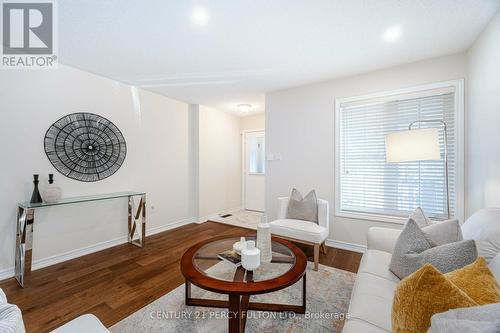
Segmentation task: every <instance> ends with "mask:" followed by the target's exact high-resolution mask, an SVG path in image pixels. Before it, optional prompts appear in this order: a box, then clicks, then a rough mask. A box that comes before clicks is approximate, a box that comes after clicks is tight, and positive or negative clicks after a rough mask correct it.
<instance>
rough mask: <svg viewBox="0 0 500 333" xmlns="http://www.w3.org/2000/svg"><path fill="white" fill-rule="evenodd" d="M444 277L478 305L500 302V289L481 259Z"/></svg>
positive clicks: (484, 261)
mask: <svg viewBox="0 0 500 333" xmlns="http://www.w3.org/2000/svg"><path fill="white" fill-rule="evenodd" d="M445 276H446V277H447V278H448V279H449V280H450V281H451V282H453V283H454V284H455V285H456V286H457V287H458V288H460V289H461V290H462V291H464V292H465V293H466V294H467V295H469V297H470V298H472V299H473V300H474V301H475V302H476V303H477V304H479V305H485V304H491V303H497V302H500V287H499V286H498V284H497V282H496V280H495V277H494V276H493V274H492V273H491V271H490V269H489V268H488V265H487V264H486V260H485V259H484V258H483V257H479V258H477V260H476V261H475V262H473V263H472V264H470V265H467V266H464V267H463V268H460V269H457V270H456V271H453V272H449V273H446V274H445Z"/></svg>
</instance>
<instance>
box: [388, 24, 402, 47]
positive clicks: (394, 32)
mask: <svg viewBox="0 0 500 333" xmlns="http://www.w3.org/2000/svg"><path fill="white" fill-rule="evenodd" d="M401 34H402V31H401V27H399V26H394V27H390V28H388V29H387V30H386V31H385V32H384V41H386V42H388V43H392V42H395V41H397V40H398V39H399V38H400V37H401Z"/></svg>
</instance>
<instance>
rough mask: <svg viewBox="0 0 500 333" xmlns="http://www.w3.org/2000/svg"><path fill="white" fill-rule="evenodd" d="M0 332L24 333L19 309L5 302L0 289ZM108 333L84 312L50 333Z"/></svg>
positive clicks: (100, 324)
mask: <svg viewBox="0 0 500 333" xmlns="http://www.w3.org/2000/svg"><path fill="white" fill-rule="evenodd" d="M0 332H1V333H24V332H25V328H24V322H23V318H22V315H21V310H19V308H18V307H17V306H15V305H12V304H9V303H8V302H7V297H6V296H5V293H4V292H3V290H2V289H0ZM90 332H92V333H109V331H108V330H107V329H106V327H105V326H104V325H103V324H102V323H101V321H100V320H99V319H98V318H97V317H96V316H94V315H93V314H85V315H82V316H80V317H78V318H75V319H73V320H72V321H70V322H68V323H66V324H64V325H63V326H61V327H59V328H56V329H55V330H54V331H52V332H51V333H90Z"/></svg>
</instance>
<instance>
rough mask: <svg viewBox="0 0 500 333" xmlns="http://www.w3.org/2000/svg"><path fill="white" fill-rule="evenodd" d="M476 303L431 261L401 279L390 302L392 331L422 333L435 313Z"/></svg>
mask: <svg viewBox="0 0 500 333" xmlns="http://www.w3.org/2000/svg"><path fill="white" fill-rule="evenodd" d="M475 305H478V304H477V303H476V302H475V301H474V300H473V299H472V298H470V297H469V296H468V295H467V294H466V293H465V292H463V291H462V290H460V289H459V288H458V287H457V286H456V285H454V284H453V283H452V282H451V281H450V280H448V279H447V278H446V277H445V276H444V275H443V274H441V272H439V271H438V270H437V269H436V268H434V266H432V265H431V264H427V265H425V266H423V267H422V268H420V269H419V270H418V271H416V272H414V273H413V274H411V275H409V276H408V277H406V278H404V279H403V280H401V282H400V283H399V285H398V286H397V288H396V292H395V294H394V301H393V304H392V330H393V332H394V333H425V332H427V330H428V329H429V327H430V326H431V317H432V315H433V314H435V313H440V312H444V311H448V310H450V309H456V308H464V307H468V306H475Z"/></svg>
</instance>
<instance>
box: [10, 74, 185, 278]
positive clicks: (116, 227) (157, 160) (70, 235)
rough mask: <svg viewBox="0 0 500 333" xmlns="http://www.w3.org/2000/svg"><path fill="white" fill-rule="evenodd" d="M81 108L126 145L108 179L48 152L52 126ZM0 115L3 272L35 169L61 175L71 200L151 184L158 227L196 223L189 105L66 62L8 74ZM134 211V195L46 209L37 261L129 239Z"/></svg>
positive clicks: (40, 216) (153, 225)
mask: <svg viewBox="0 0 500 333" xmlns="http://www.w3.org/2000/svg"><path fill="white" fill-rule="evenodd" d="M79 111H88V112H94V113H97V114H100V115H102V116H104V117H106V118H108V119H109V120H111V121H112V122H113V123H114V124H116V125H117V126H118V128H120V130H121V131H122V133H123V135H124V137H125V140H126V142H127V146H128V147H127V148H128V151H127V157H126V159H125V162H124V164H123V166H122V167H121V168H120V169H119V170H118V172H116V173H115V174H114V175H113V176H111V177H109V178H107V179H105V180H103V181H100V182H96V183H83V182H78V181H75V180H71V179H69V178H66V177H64V176H62V175H61V174H59V173H58V172H57V171H56V170H55V169H54V168H53V167H52V165H51V164H50V162H49V160H48V159H47V157H46V155H45V153H44V149H43V140H44V135H45V131H46V130H47V128H48V127H49V126H50V125H51V124H52V123H53V122H54V121H56V120H57V119H59V118H60V117H62V116H64V115H66V114H69V113H73V112H79ZM0 112H1V118H0V119H1V120H0V137H1V142H2V143H3V149H2V152H3V154H2V163H0V168H1V169H0V273H2V272H3V273H5V272H7V271H9V268H11V267H12V266H13V264H14V247H15V234H16V230H15V225H16V224H15V217H16V203H17V202H20V201H27V200H29V199H30V195H31V191H32V175H33V174H34V173H38V174H40V176H41V182H42V184H45V183H46V180H47V174H48V173H54V174H55V180H56V183H57V184H58V185H60V186H61V187H62V189H63V191H64V194H63V195H64V196H65V197H70V196H79V195H90V194H98V193H110V192H118V191H127V190H137V191H146V192H147V195H148V207H149V208H148V215H149V216H148V225H147V227H148V230H150V231H151V230H156V231H157V230H160V229H162V228H164V227H168V225H175V224H176V222H179V221H180V222H189V221H191V220H192V219H190V218H191V217H192V216H193V214H192V211H191V208H190V206H189V205H190V186H191V184H190V182H189V176H190V168H191V166H190V161H191V159H190V156H189V154H190V149H189V146H190V144H191V142H190V138H191V136H190V126H189V111H188V105H187V104H185V103H181V102H177V101H174V100H172V99H169V98H166V97H163V96H160V95H156V94H153V93H150V92H146V91H143V90H140V89H139V90H136V89H135V88H132V87H131V86H128V85H124V84H120V83H118V82H115V81H112V80H109V79H106V78H103V77H99V76H96V75H93V74H90V73H87V72H83V71H80V70H77V69H74V68H70V67H66V66H62V65H61V66H60V67H59V69H57V70H32V71H21V70H19V71H14V70H12V71H2V73H1V74H0ZM151 205H154V206H155V209H154V210H152V209H150V207H151ZM126 209H127V206H126V199H119V200H110V201H102V202H95V203H85V204H80V205H70V206H64V207H53V208H46V209H43V210H39V211H38V212H37V214H36V216H35V225H34V229H35V232H34V251H33V254H34V260H35V261H37V260H40V259H47V258H50V257H51V256H56V255H60V254H62V253H67V252H69V251H74V250H77V249H81V248H84V247H88V246H94V245H96V244H100V243H106V244H108V243H109V242H110V241H113V240H119V241H123V240H124V239H125V238H124V237H125V236H126V230H127V227H126V221H127V219H126V218H127V215H126ZM159 228H160V229H159ZM0 275H1V274H0Z"/></svg>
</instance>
